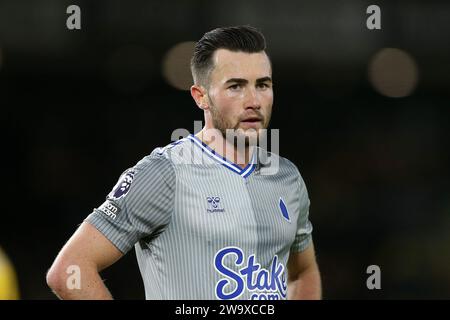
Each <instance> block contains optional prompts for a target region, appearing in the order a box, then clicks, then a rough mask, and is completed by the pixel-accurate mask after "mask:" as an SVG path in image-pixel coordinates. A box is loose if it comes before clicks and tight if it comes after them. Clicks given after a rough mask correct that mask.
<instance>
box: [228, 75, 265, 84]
mask: <svg viewBox="0 0 450 320" xmlns="http://www.w3.org/2000/svg"><path fill="white" fill-rule="evenodd" d="M266 81H269V82H272V78H271V77H263V78H258V79H256V83H261V82H266ZM227 83H240V84H246V83H248V80H247V79H242V78H231V79H228V80H227V81H225V84H227Z"/></svg>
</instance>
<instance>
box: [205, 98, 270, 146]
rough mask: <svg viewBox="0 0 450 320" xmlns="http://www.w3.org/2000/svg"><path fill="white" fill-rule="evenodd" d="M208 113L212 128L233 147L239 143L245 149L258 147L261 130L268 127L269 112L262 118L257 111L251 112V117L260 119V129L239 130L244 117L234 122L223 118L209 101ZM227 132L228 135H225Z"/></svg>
mask: <svg viewBox="0 0 450 320" xmlns="http://www.w3.org/2000/svg"><path fill="white" fill-rule="evenodd" d="M210 102H211V103H210V111H211V118H212V122H213V125H214V128H215V129H216V130H218V131H219V132H220V134H221V135H222V137H223V138H224V139H226V140H228V141H229V142H230V143H232V144H233V145H236V144H239V141H242V140H243V141H244V144H245V147H248V146H250V145H258V144H259V143H260V138H261V137H260V136H261V129H267V128H268V126H269V121H270V116H271V112H270V111H269V113H268V114H267V115H266V116H264V115H263V114H262V113H261V112H260V111H259V110H253V112H252V115H255V116H257V117H259V118H260V119H261V124H262V125H261V128H260V129H257V130H256V129H253V128H250V129H247V130H244V129H241V128H239V125H240V122H241V120H242V119H244V115H241V116H240V117H239V118H238V120H237V121H236V122H234V121H232V120H231V119H229V118H227V117H225V116H224V115H223V114H222V112H221V111H220V110H219V108H217V107H216V106H215V105H214V103H212V101H211V99H210ZM227 131H228V134H227Z"/></svg>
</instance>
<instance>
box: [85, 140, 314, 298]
mask: <svg viewBox="0 0 450 320" xmlns="http://www.w3.org/2000/svg"><path fill="white" fill-rule="evenodd" d="M255 150H256V151H254V152H253V158H252V159H253V160H252V161H251V163H250V164H249V165H248V166H247V167H246V168H243V169H242V168H241V167H239V166H237V165H236V164H234V163H232V162H230V161H228V160H227V159H225V158H223V157H222V156H220V155H218V154H216V153H215V152H214V151H213V150H212V149H210V148H209V147H208V146H207V145H206V144H204V143H203V142H202V141H201V140H199V139H198V138H197V137H195V136H194V135H190V136H188V137H187V138H184V139H181V140H178V141H177V142H174V143H172V144H170V145H168V146H166V147H164V148H157V149H155V150H153V152H152V153H151V154H150V155H149V156H146V157H144V158H143V159H142V160H141V161H139V162H138V163H137V164H136V165H135V166H134V167H132V168H130V169H128V170H126V171H125V172H124V173H123V174H122V175H121V177H120V178H119V181H118V182H117V184H116V186H115V187H114V188H113V190H112V191H111V193H110V194H109V195H108V196H107V198H106V201H105V202H104V203H103V204H102V205H101V206H100V207H98V208H97V209H94V211H93V213H91V214H90V215H89V216H88V217H87V219H86V221H87V222H89V223H90V224H92V225H93V226H95V227H96V228H97V229H98V230H99V231H100V232H101V233H102V234H104V235H105V236H106V237H107V238H108V239H109V240H110V241H111V242H112V243H113V244H114V245H115V246H116V247H117V248H118V249H119V250H120V251H121V252H123V253H126V252H128V251H129V250H130V249H131V248H132V247H133V246H134V247H135V250H136V255H137V260H138V264H139V268H140V272H141V274H142V278H143V281H144V287H145V293H146V298H147V299H260V300H263V299H285V298H286V295H287V269H286V265H287V260H288V257H289V253H290V252H299V251H303V250H305V249H306V248H307V247H308V246H309V245H310V243H311V241H312V237H311V232H312V226H311V223H310V221H309V218H308V214H309V198H308V193H307V190H306V187H305V183H304V181H303V179H302V177H301V175H300V173H299V171H298V169H297V167H296V166H295V165H294V164H293V163H292V162H290V161H289V160H287V159H285V158H282V157H279V156H277V155H275V154H272V153H269V152H267V151H265V150H263V149H261V148H256V149H255ZM269 160H270V161H269Z"/></svg>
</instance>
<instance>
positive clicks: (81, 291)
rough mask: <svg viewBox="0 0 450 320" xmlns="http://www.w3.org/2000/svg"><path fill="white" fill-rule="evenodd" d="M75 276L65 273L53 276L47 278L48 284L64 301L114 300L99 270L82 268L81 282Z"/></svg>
mask: <svg viewBox="0 0 450 320" xmlns="http://www.w3.org/2000/svg"><path fill="white" fill-rule="evenodd" d="M74 276H75V275H73V274H72V275H71V274H67V273H65V272H63V273H59V274H53V275H49V276H47V278H48V280H47V282H48V284H49V286H50V288H51V289H52V290H53V292H54V293H55V294H56V295H57V296H58V298H59V299H62V300H112V296H111V293H110V292H109V290H108V288H106V286H105V284H104V283H103V280H102V279H101V277H100V274H99V273H98V272H97V270H95V269H93V268H83V267H80V278H79V280H77V279H75V278H74ZM77 281H78V282H77Z"/></svg>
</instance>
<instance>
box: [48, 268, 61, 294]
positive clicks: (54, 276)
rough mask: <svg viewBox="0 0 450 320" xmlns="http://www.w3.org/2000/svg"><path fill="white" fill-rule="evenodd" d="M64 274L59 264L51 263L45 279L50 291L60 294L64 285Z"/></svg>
mask: <svg viewBox="0 0 450 320" xmlns="http://www.w3.org/2000/svg"><path fill="white" fill-rule="evenodd" d="M65 278H66V274H65V272H64V270H63V268H62V267H61V266H58V265H56V264H53V265H52V266H51V268H50V270H49V271H48V272H47V275H46V281H47V285H48V286H49V288H50V289H52V291H53V292H54V293H55V294H57V295H58V296H61V294H62V293H63V291H64V288H65V287H66V283H65V282H66V279H65Z"/></svg>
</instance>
